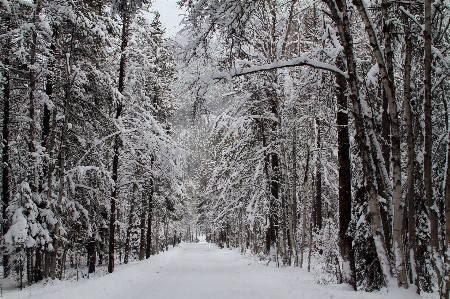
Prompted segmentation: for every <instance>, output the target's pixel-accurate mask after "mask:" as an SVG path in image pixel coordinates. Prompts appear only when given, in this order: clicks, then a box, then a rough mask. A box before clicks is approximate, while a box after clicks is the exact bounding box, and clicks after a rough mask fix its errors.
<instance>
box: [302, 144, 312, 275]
mask: <svg viewBox="0 0 450 299" xmlns="http://www.w3.org/2000/svg"><path fill="white" fill-rule="evenodd" d="M310 143H311V140H309V141H308V143H307V145H306V164H305V176H304V179H303V194H302V197H303V209H302V210H303V211H302V244H301V246H300V268H303V253H304V251H305V243H306V242H305V241H306V211H307V208H306V207H307V205H308V193H309V189H308V177H309V176H308V172H309V159H310V156H311V153H310V147H311V144H310Z"/></svg>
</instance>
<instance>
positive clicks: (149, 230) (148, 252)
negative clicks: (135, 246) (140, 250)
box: [145, 160, 159, 259]
mask: <svg viewBox="0 0 450 299" xmlns="http://www.w3.org/2000/svg"><path fill="white" fill-rule="evenodd" d="M151 163H152V164H153V160H152V162H151ZM153 192H154V182H153V179H151V180H150V188H149V195H148V212H147V215H148V216H147V217H148V219H147V223H148V225H147V250H146V251H145V258H147V259H148V258H149V257H150V255H151V253H152V217H153ZM156 235H157V236H158V231H156ZM156 244H158V240H156ZM157 246H158V245H157ZM156 250H157V252H158V251H159V250H158V249H156Z"/></svg>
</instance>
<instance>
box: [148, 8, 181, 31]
mask: <svg viewBox="0 0 450 299" xmlns="http://www.w3.org/2000/svg"><path fill="white" fill-rule="evenodd" d="M152 9H153V10H157V11H159V14H160V15H161V17H160V19H161V22H162V23H163V25H164V26H165V27H166V34H167V36H168V37H172V36H174V35H175V34H176V33H177V32H178V31H179V30H180V29H181V27H180V22H181V20H182V19H183V16H180V14H183V13H184V12H183V11H182V10H180V9H179V8H178V6H177V0H156V1H155V2H153V4H152Z"/></svg>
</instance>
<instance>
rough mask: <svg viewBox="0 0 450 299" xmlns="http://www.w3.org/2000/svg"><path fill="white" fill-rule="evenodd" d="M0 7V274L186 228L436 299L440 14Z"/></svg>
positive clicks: (442, 116) (426, 8)
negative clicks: (173, 19) (176, 17)
mask: <svg viewBox="0 0 450 299" xmlns="http://www.w3.org/2000/svg"><path fill="white" fill-rule="evenodd" d="M149 2H150V1H144V0H141V1H139V0H134V1H125V0H112V1H93V0H90V1H87V0H84V1H83V0H74V1H58V0H55V1H46V0H35V1H27V0H17V1H15V0H9V1H8V0H3V1H1V2H0V47H1V51H0V61H1V62H0V83H1V85H2V92H1V93H0V97H1V99H2V102H1V103H2V107H3V113H2V136H3V147H2V161H3V163H2V203H3V205H2V207H3V222H2V228H3V230H2V233H3V239H2V247H1V249H2V254H3V262H2V264H3V272H4V276H16V277H24V279H25V280H26V281H27V282H28V283H33V282H38V281H40V280H42V279H44V278H47V277H51V278H52V279H64V269H65V268H66V266H67V267H70V266H74V265H75V264H76V266H77V267H78V265H79V264H80V263H81V264H83V265H84V266H88V268H89V272H90V273H93V272H95V271H96V267H98V266H99V265H108V271H109V272H113V271H114V265H115V263H116V264H117V263H122V262H124V263H127V262H128V261H130V260H132V259H140V260H142V259H145V258H148V257H149V256H150V255H152V254H157V253H158V252H159V251H161V250H168V247H169V244H171V245H173V246H175V244H176V243H178V242H179V241H180V240H181V239H183V240H186V241H192V239H195V235H196V234H197V232H198V233H200V232H201V233H205V234H207V236H208V239H209V240H211V241H213V242H215V243H217V244H219V245H220V246H222V247H227V248H239V249H240V250H241V252H242V253H247V254H248V253H251V254H254V255H255V256H258V257H259V258H260V259H261V260H265V261H266V262H267V263H276V265H278V266H293V267H305V268H307V269H308V270H311V271H312V272H314V273H315V277H316V280H317V282H318V283H323V284H327V283H348V284H350V285H351V286H352V287H353V288H354V289H355V290H356V289H358V290H366V291H372V290H378V289H380V288H383V287H384V286H388V285H389V286H392V285H398V287H402V288H414V289H416V290H417V292H418V293H420V292H437V293H439V295H440V297H441V298H448V297H449V295H450V248H449V246H450V167H449V161H450V146H449V141H450V128H449V124H450V121H449V107H448V105H449V104H450V79H449V75H450V54H449V52H450V3H449V2H448V1H447V0H445V1H438V0H435V1H431V0H424V1H396V0H393V1H388V0H367V1H366V0H352V1H346V0H322V1H313V0H261V1H254V0H210V1H206V0H184V1H179V3H178V4H179V6H180V7H181V8H182V9H184V10H185V11H186V16H185V18H184V21H183V26H184V29H182V31H181V32H179V33H178V34H177V35H176V36H175V37H173V38H171V39H167V38H166V37H165V35H164V28H163V27H162V25H161V23H160V21H159V16H158V14H157V13H151V3H149Z"/></svg>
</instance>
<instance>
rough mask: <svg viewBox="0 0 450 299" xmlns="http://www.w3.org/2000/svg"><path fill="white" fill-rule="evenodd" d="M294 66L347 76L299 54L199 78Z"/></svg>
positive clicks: (218, 78)
mask: <svg viewBox="0 0 450 299" xmlns="http://www.w3.org/2000/svg"><path fill="white" fill-rule="evenodd" d="M295 66H310V67H313V68H316V69H322V70H326V71H330V72H333V73H337V74H340V75H342V76H343V77H345V78H348V75H347V73H346V72H343V71H342V70H340V69H339V68H337V67H335V66H333V65H331V64H328V63H325V62H320V61H316V60H313V59H310V58H308V57H306V56H301V57H297V58H294V59H290V60H286V61H276V62H273V63H269V64H264V65H257V66H252V67H249V68H243V69H241V68H236V69H234V70H232V71H230V72H220V73H208V74H205V75H203V76H201V77H200V80H201V81H203V82H205V83H211V82H212V81H213V80H222V79H226V80H230V79H231V78H234V77H239V76H243V75H249V74H254V73H258V72H261V71H269V70H275V69H281V68H286V67H295Z"/></svg>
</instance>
